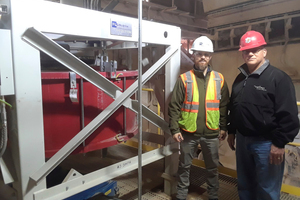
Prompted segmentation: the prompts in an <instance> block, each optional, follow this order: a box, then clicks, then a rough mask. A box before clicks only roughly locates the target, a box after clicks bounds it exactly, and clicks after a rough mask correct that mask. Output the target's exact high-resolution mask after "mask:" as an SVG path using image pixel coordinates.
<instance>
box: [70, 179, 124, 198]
mask: <svg viewBox="0 0 300 200" xmlns="http://www.w3.org/2000/svg"><path fill="white" fill-rule="evenodd" d="M98 194H103V196H107V197H110V198H113V197H116V196H118V194H119V188H118V187H117V181H113V180H110V181H107V182H104V183H101V184H99V185H97V186H95V187H92V188H90V189H88V190H85V191H83V192H81V193H78V194H75V195H73V196H71V197H68V198H66V199H65V200H85V199H89V198H91V197H93V196H95V195H98Z"/></svg>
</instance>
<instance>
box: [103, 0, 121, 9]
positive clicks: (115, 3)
mask: <svg viewBox="0 0 300 200" xmlns="http://www.w3.org/2000/svg"><path fill="white" fill-rule="evenodd" d="M119 2H120V1H119V0H112V1H111V2H110V3H109V4H108V5H106V6H105V7H104V8H103V10H102V11H103V12H111V11H112V10H113V9H114V8H115V7H116V5H118V3H119Z"/></svg>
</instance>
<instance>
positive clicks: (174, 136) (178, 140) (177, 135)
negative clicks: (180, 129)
mask: <svg viewBox="0 0 300 200" xmlns="http://www.w3.org/2000/svg"><path fill="white" fill-rule="evenodd" d="M173 139H174V140H175V141H176V142H181V141H183V137H182V135H181V133H175V134H174V135H173Z"/></svg>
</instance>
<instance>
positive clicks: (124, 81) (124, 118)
mask: <svg viewBox="0 0 300 200" xmlns="http://www.w3.org/2000/svg"><path fill="white" fill-rule="evenodd" d="M124 71H126V70H124ZM125 90H126V77H125V76H124V79H123V91H125ZM123 109H124V113H123V116H124V117H123V127H124V133H123V134H124V135H126V134H127V130H126V129H127V127H126V109H127V108H126V107H125V106H123Z"/></svg>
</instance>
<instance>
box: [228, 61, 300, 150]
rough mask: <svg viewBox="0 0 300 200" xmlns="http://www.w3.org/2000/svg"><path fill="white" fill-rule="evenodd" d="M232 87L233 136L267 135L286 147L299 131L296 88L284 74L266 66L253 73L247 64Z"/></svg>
mask: <svg viewBox="0 0 300 200" xmlns="http://www.w3.org/2000/svg"><path fill="white" fill-rule="evenodd" d="M239 70H240V71H241V73H240V74H239V75H238V76H237V77H236V79H235V81H234V83H233V85H232V94H231V97H230V105H229V110H230V114H229V127H228V132H229V134H235V133H236V131H237V130H238V131H239V133H241V134H243V135H244V136H263V137H265V138H266V139H270V140H272V143H273V144H274V145H275V146H277V147H279V148H283V147H284V145H286V144H287V143H288V142H292V141H293V140H294V138H295V136H296V135H297V134H298V130H299V120H298V108H297V104H296V97H295V88H294V85H293V83H292V81H291V78H290V77H289V76H288V75H287V74H286V73H284V72H283V71H281V70H279V69H277V68H275V67H273V66H272V65H270V64H269V61H268V60H266V61H265V63H264V64H263V65H262V66H261V67H260V68H259V69H257V70H256V71H254V72H253V73H252V74H249V72H248V67H247V65H246V64H244V65H242V66H241V67H240V68H239Z"/></svg>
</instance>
